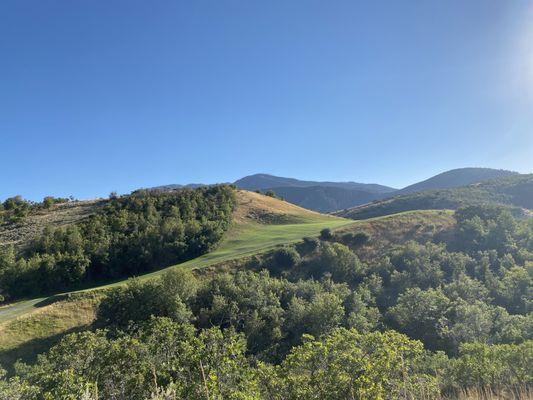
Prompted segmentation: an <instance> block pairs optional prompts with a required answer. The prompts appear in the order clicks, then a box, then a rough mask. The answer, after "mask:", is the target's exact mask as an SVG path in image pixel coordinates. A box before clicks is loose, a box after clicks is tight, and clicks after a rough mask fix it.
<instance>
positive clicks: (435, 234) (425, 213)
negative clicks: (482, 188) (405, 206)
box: [335, 210, 455, 261]
mask: <svg viewBox="0 0 533 400" xmlns="http://www.w3.org/2000/svg"><path fill="white" fill-rule="evenodd" d="M454 225H455V218H454V217H453V212H452V211H448V210H419V211H410V212H404V213H400V214H393V215H388V216H385V217H379V218H372V219H368V220H362V221H358V223H357V224H354V225H348V226H346V227H344V228H341V229H339V230H338V231H336V233H335V234H336V237H338V238H340V240H339V241H341V242H343V241H342V235H343V234H346V233H358V232H365V233H367V234H368V235H370V237H371V239H370V242H369V243H368V244H367V245H365V246H362V247H355V248H353V250H354V251H355V252H356V253H357V255H358V256H359V257H360V258H361V259H362V260H365V261H370V260H373V259H375V258H376V257H379V256H380V255H382V254H383V253H385V252H386V251H387V250H389V249H390V248H391V247H393V246H395V245H398V244H402V243H405V242H407V241H410V240H414V241H417V242H421V243H423V242H427V241H428V240H432V239H439V238H444V237H445V236H446V235H448V234H450V231H451V229H452V228H453V227H454ZM345 244H346V245H348V246H350V243H345ZM350 247H351V246H350Z"/></svg>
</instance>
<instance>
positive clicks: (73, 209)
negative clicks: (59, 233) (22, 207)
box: [0, 200, 105, 249]
mask: <svg viewBox="0 0 533 400" xmlns="http://www.w3.org/2000/svg"><path fill="white" fill-rule="evenodd" d="M104 203H105V200H85V201H73V202H69V203H61V204H54V205H53V206H52V207H51V208H50V209H38V210H34V211H31V212H30V214H29V215H28V216H26V217H24V218H23V219H22V221H21V222H18V223H4V224H0V246H5V245H14V246H15V247H16V248H17V249H21V248H23V247H24V246H26V245H27V244H28V243H29V242H30V241H31V240H32V239H33V238H35V237H36V236H37V235H39V234H40V233H41V232H42V231H43V229H44V228H45V227H46V226H48V225H49V226H55V227H58V226H65V225H69V224H73V223H75V222H78V221H80V220H82V219H84V218H87V217H88V216H89V215H91V214H94V213H95V212H96V211H97V210H98V208H99V207H101V206H103V204H104Z"/></svg>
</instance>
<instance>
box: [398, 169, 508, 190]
mask: <svg viewBox="0 0 533 400" xmlns="http://www.w3.org/2000/svg"><path fill="white" fill-rule="evenodd" d="M514 175H518V173H517V172H513V171H507V170H503V169H492V168H457V169H452V170H450V171H446V172H443V173H441V174H438V175H435V176H433V177H431V178H429V179H426V180H424V181H422V182H418V183H415V184H413V185H409V186H407V187H404V188H403V189H400V190H398V191H397V192H395V193H394V195H399V194H408V193H416V192H423V191H425V190H433V189H451V188H455V187H460V186H467V185H471V184H473V183H478V182H483V181H488V180H493V179H498V178H506V177H509V176H514Z"/></svg>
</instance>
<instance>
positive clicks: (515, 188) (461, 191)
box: [335, 174, 533, 219]
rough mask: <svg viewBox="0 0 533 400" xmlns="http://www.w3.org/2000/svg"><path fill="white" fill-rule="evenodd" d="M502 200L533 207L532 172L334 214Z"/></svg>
mask: <svg viewBox="0 0 533 400" xmlns="http://www.w3.org/2000/svg"><path fill="white" fill-rule="evenodd" d="M486 203H488V204H499V205H505V206H509V207H512V208H514V209H515V211H516V212H520V209H521V208H526V209H530V210H531V209H533V174H530V175H514V174H513V175H511V176H509V177H505V178H500V179H495V180H492V181H486V182H480V183H475V184H472V185H468V186H463V187H459V188H452V189H442V190H429V191H423V192H418V193H411V194H405V195H400V196H395V197H392V198H389V199H385V200H381V201H375V202H373V203H370V204H365V205H362V206H359V207H354V208H351V209H348V210H343V211H339V212H337V213H335V215H338V216H342V217H345V218H351V219H366V218H373V217H378V216H383V215H389V214H395V213H398V212H404V211H410V210H429V209H452V210H453V209H457V208H459V207H462V206H464V205H468V204H486Z"/></svg>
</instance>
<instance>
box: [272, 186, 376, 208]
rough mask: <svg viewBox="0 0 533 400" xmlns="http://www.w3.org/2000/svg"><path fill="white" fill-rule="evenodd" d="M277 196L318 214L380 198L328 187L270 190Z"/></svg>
mask: <svg viewBox="0 0 533 400" xmlns="http://www.w3.org/2000/svg"><path fill="white" fill-rule="evenodd" d="M269 190H272V191H273V192H274V193H276V195H277V196H280V197H282V198H284V199H285V200H287V201H289V202H291V203H294V204H298V205H299V206H301V207H304V208H308V209H310V210H315V211H319V212H332V211H336V210H341V209H344V208H348V207H353V206H357V205H360V204H365V203H368V202H371V201H373V200H376V199H379V198H382V195H381V194H377V193H370V192H367V191H364V190H358V189H344V188H338V187H328V186H310V187H288V186H287V187H276V188H271V189H269Z"/></svg>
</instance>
